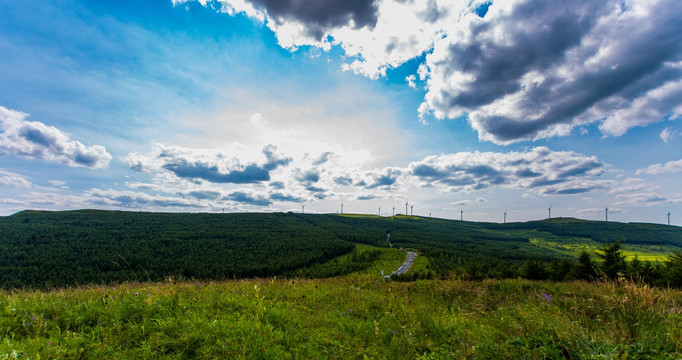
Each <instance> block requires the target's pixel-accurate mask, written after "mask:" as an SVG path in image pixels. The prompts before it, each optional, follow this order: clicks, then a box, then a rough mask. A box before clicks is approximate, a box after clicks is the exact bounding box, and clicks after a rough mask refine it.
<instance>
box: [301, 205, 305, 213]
mask: <svg viewBox="0 0 682 360" xmlns="http://www.w3.org/2000/svg"><path fill="white" fill-rule="evenodd" d="M304 213H305V205H301V214H304Z"/></svg>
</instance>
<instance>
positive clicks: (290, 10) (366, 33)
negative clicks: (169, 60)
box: [202, 0, 682, 144]
mask: <svg viewBox="0 0 682 360" xmlns="http://www.w3.org/2000/svg"><path fill="white" fill-rule="evenodd" d="M220 2H221V3H222V4H223V8H224V9H226V11H227V12H229V13H231V14H234V13H237V12H243V13H246V14H247V15H249V16H252V17H257V18H260V19H264V20H265V21H266V24H267V26H269V27H270V28H271V29H272V30H273V31H274V32H275V35H276V36H277V38H278V40H279V43H280V44H281V45H282V46H283V47H285V48H289V49H292V50H293V49H296V48H297V47H298V46H302V45H312V46H317V47H319V48H321V49H325V50H329V49H331V48H332V46H339V47H340V48H341V49H343V51H344V53H345V55H346V57H345V59H347V60H346V63H344V64H343V69H345V70H349V71H354V72H356V73H358V74H362V75H365V76H367V77H369V78H373V79H375V78H378V77H381V76H385V75H386V70H387V69H389V68H395V67H397V66H400V65H401V64H404V63H406V62H408V61H411V60H414V59H417V60H418V61H420V62H421V66H420V67H419V71H418V74H417V75H419V80H421V81H423V82H424V83H425V89H426V95H425V98H424V101H423V103H422V104H421V106H420V107H419V112H420V114H421V116H422V119H423V120H424V119H425V118H426V117H428V116H434V117H436V118H437V119H446V118H450V119H454V118H459V117H464V118H466V119H467V120H468V122H469V123H470V125H471V126H472V127H473V128H474V129H476V130H477V131H478V133H479V138H480V139H482V140H487V141H492V142H495V143H500V144H508V143H512V142H516V141H520V140H532V139H540V138H548V137H552V136H562V135H568V134H571V133H572V132H573V130H574V129H575V128H576V127H578V126H581V125H584V124H588V123H593V122H598V123H599V128H600V130H601V131H602V133H603V134H604V135H608V136H618V135H622V134H624V133H625V132H627V131H628V129H630V128H632V127H635V126H647V125H648V124H651V123H654V122H658V121H661V120H664V119H674V118H678V117H679V116H680V114H681V113H682V109H681V103H682V102H681V101H680V98H682V96H681V95H682V81H680V80H679V79H680V77H681V76H682V32H680V31H679V17H680V15H682V3H681V2H679V1H677V0H658V1H646V0H630V1H621V0H576V1H559V0H549V1H548V0H496V1H483V0H474V1H468V2H464V1H444V0H443V1H438V0H411V1H403V0H377V1H348V2H343V1H325V2H318V1H312V0H310V1H308V0H303V1H274V0H220ZM202 3H204V4H205V3H206V2H205V1H202ZM624 34H627V35H626V36H625V35H624ZM415 80H416V76H415V75H414V74H412V75H408V76H407V78H406V81H407V82H408V84H409V85H410V86H415V85H416V84H415ZM424 122H425V120H424Z"/></svg>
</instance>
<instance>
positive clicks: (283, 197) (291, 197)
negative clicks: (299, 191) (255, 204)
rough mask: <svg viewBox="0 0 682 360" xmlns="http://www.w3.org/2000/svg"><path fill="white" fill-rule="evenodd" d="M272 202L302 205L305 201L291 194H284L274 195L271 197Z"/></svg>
mask: <svg viewBox="0 0 682 360" xmlns="http://www.w3.org/2000/svg"><path fill="white" fill-rule="evenodd" d="M270 200H273V201H288V202H295V203H301V202H304V201H305V199H304V198H301V197H298V196H295V195H291V194H283V193H272V194H271V195H270Z"/></svg>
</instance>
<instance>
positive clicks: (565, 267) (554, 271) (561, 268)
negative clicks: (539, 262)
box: [549, 258, 575, 281]
mask: <svg viewBox="0 0 682 360" xmlns="http://www.w3.org/2000/svg"><path fill="white" fill-rule="evenodd" d="M574 268H575V262H574V261H573V260H571V259H569V258H563V259H561V260H558V259H554V260H552V262H551V263H550V264H549V278H550V279H552V280H554V281H564V280H567V279H569V278H570V277H571V276H572V274H573V272H574V271H575V270H574Z"/></svg>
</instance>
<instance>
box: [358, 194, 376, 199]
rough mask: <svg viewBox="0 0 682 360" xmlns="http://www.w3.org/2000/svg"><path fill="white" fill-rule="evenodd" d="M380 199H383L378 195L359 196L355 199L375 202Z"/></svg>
mask: <svg viewBox="0 0 682 360" xmlns="http://www.w3.org/2000/svg"><path fill="white" fill-rule="evenodd" d="M379 198H381V197H379V196H377V195H372V194H365V195H359V196H356V197H355V199H356V200H374V199H379Z"/></svg>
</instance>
